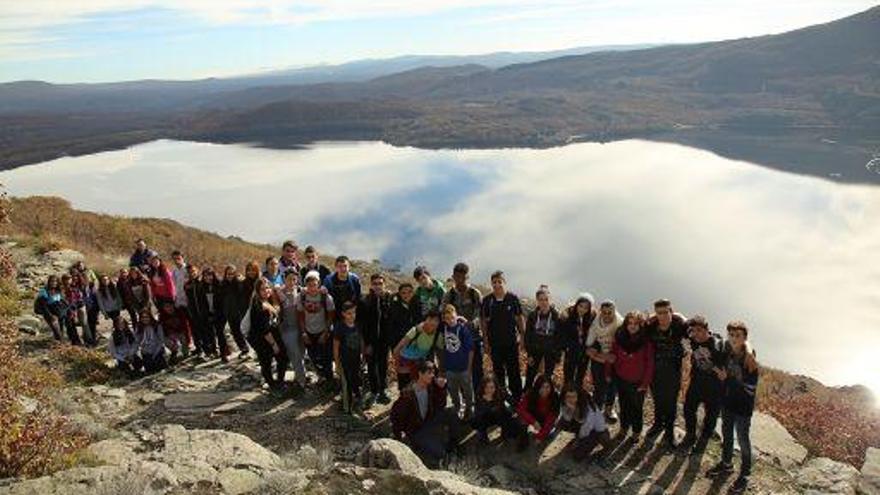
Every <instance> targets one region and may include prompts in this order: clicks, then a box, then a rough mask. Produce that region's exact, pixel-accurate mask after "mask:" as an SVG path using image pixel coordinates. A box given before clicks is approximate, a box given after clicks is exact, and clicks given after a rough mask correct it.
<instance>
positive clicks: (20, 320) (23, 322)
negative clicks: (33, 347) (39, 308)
mask: <svg viewBox="0 0 880 495" xmlns="http://www.w3.org/2000/svg"><path fill="white" fill-rule="evenodd" d="M44 325H45V323H44V322H43V320H42V318H38V317H36V316H34V315H28V314H23V315H19V316H16V317H15V326H16V327H18V330H19V331H20V332H24V333H27V334H30V335H36V334H38V333H40V332H41V331H42V330H43V326H44Z"/></svg>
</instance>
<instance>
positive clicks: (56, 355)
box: [50, 344, 112, 385]
mask: <svg viewBox="0 0 880 495" xmlns="http://www.w3.org/2000/svg"><path fill="white" fill-rule="evenodd" d="M50 362H51V363H52V364H53V365H55V366H58V367H59V368H60V370H59V371H60V372H61V373H62V374H63V375H64V378H65V379H66V380H67V381H68V382H71V383H77V384H82V385H98V384H102V383H107V381H109V380H110V377H111V373H112V370H111V368H110V367H109V366H107V354H106V353H105V352H103V351H99V350H96V349H89V348H86V347H80V346H72V345H67V344H64V345H59V346H57V347H55V348H54V349H52V352H51V359H50Z"/></svg>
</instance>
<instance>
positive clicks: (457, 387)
mask: <svg viewBox="0 0 880 495" xmlns="http://www.w3.org/2000/svg"><path fill="white" fill-rule="evenodd" d="M442 328H443V330H442V331H443V335H442V338H443V353H442V354H441V356H442V357H441V358H440V363H441V368H442V369H443V374H444V376H445V377H446V382H447V383H448V385H449V395H451V396H452V408H453V412H455V414H456V415H458V414H459V412H460V411H461V405H462V404H461V403H462V399H463V400H464V413H463V419H464V420H465V421H470V419H471V416H473V413H474V385H473V383H471V373H472V369H471V368H472V367H473V365H474V342H473V338H472V337H471V329H470V326H469V325H468V323H467V320H465V319H464V318H459V316H458V314H457V313H456V311H455V306H453V305H451V304H447V305H446V306H444V307H443V326H442Z"/></svg>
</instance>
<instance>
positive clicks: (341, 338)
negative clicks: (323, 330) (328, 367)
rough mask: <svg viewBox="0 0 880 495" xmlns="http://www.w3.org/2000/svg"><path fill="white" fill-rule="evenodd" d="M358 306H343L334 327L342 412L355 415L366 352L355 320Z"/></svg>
mask: <svg viewBox="0 0 880 495" xmlns="http://www.w3.org/2000/svg"><path fill="white" fill-rule="evenodd" d="M356 318H357V306H355V304H354V303H353V302H351V301H346V302H344V303H343V304H342V313H341V317H340V318H339V320H338V321H337V322H336V324H335V325H333V362H335V363H336V372H337V373H338V374H339V381H340V383H341V384H342V394H341V396H342V412H344V413H345V414H353V412H354V404H353V402H354V401H355V400H357V401H358V408H359V409H360V408H361V407H362V406H363V404H362V402H361V369H362V367H363V361H362V360H361V355H362V353H363V352H364V338H363V335H362V334H361V330H360V328H359V327H358V325H357V323H356V321H355V319H356Z"/></svg>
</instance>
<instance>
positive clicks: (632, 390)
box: [605, 311, 654, 441]
mask: <svg viewBox="0 0 880 495" xmlns="http://www.w3.org/2000/svg"><path fill="white" fill-rule="evenodd" d="M644 323H645V316H644V315H643V314H642V313H641V312H639V311H631V312H629V313H627V314H626V316H625V317H624V318H623V324H622V325H621V326H620V328H618V329H617V331H616V332H615V333H614V341H613V342H612V344H611V354H612V355H613V356H614V360H613V361H606V362H605V380H606V382H607V381H608V380H611V379H612V376H613V377H614V378H613V379H614V380H615V381H616V384H617V393H618V395H619V396H620V431H619V433H618V435H619V436H620V438H624V437H626V435H627V433H628V431H629V430H630V429H632V439H633V440H634V441H635V440H638V438H639V436H641V434H642V425H643V421H644V407H645V392H646V391H647V390H648V387H650V386H651V381H652V380H653V379H654V344H652V343H651V340H650V339H649V338H648V336H647V333H646V331H645V328H644Z"/></svg>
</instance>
